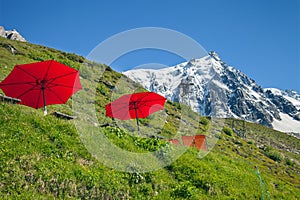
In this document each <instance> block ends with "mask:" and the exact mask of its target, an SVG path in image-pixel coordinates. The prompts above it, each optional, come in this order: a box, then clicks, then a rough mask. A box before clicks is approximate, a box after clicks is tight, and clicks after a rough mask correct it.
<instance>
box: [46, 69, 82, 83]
mask: <svg viewBox="0 0 300 200" xmlns="http://www.w3.org/2000/svg"><path fill="white" fill-rule="evenodd" d="M75 73H78V71H75V72H70V73H68V74H63V75H60V76H56V77H54V78H51V79H49V80H48V83H52V82H53V81H55V80H57V79H59V78H62V77H65V76H70V75H72V74H75Z"/></svg>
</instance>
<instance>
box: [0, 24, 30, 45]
mask: <svg viewBox="0 0 300 200" xmlns="http://www.w3.org/2000/svg"><path fill="white" fill-rule="evenodd" d="M0 36H1V37H5V38H7V39H10V40H17V41H22V42H27V41H26V40H25V38H24V37H23V36H22V35H21V34H20V33H19V32H18V31H16V30H15V29H14V30H5V29H4V27H3V26H0Z"/></svg>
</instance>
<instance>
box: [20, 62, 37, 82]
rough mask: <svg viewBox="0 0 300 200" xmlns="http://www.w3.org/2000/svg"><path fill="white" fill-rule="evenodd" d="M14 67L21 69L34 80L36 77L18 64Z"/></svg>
mask: <svg viewBox="0 0 300 200" xmlns="http://www.w3.org/2000/svg"><path fill="white" fill-rule="evenodd" d="M16 68H18V69H19V70H21V71H23V72H24V73H25V74H28V75H29V76H31V77H33V78H34V79H35V80H37V79H38V78H37V77H35V76H34V75H32V74H30V73H29V72H27V71H26V70H24V69H23V68H21V67H19V65H17V66H16Z"/></svg>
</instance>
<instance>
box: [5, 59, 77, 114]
mask: <svg viewBox="0 0 300 200" xmlns="http://www.w3.org/2000/svg"><path fill="white" fill-rule="evenodd" d="M0 88H1V89H2V90H3V92H4V93H5V94H6V95H7V96H10V97H14V98H18V99H21V104H23V105H26V106H30V107H33V108H36V109H38V108H40V107H43V106H44V110H45V111H44V113H45V114H47V110H46V105H51V104H64V103H66V102H67V100H68V99H69V98H70V96H72V95H73V94H74V93H75V92H77V91H78V90H80V89H81V84H80V80H79V72H78V71H77V70H75V69H73V68H71V67H68V66H66V65H63V64H61V63H59V62H56V61H54V60H48V61H43V62H36V63H30V64H23V65H16V66H15V67H14V69H13V70H12V72H11V73H10V74H9V75H8V76H7V77H6V78H5V79H4V80H3V81H2V82H1V83H0Z"/></svg>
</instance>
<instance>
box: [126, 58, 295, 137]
mask: <svg viewBox="0 0 300 200" xmlns="http://www.w3.org/2000/svg"><path fill="white" fill-rule="evenodd" d="M124 74H125V75H126V76H128V77H129V78H131V79H132V80H134V81H136V82H138V83H140V84H142V85H143V86H144V87H145V88H146V89H148V90H150V91H154V92H157V93H159V94H161V95H163V96H165V97H167V98H168V99H170V100H172V101H179V102H183V103H185V104H187V105H190V106H191V108H192V109H193V110H194V111H197V112H199V113H200V114H201V115H204V116H215V117H234V118H240V119H244V120H247V121H251V122H256V123H259V124H262V125H265V126H268V127H273V128H275V129H277V130H281V131H285V132H296V133H300V98H299V94H297V93H296V92H295V91H281V90H278V89H272V88H270V89H263V88H262V87H261V86H259V85H258V84H257V83H256V82H255V81H254V80H252V79H251V78H249V77H248V76H247V75H245V74H244V73H242V72H241V71H239V70H237V69H235V68H233V67H231V66H228V65H227V64H226V63H225V62H223V61H222V60H221V59H220V57H219V56H218V55H217V53H215V52H210V55H208V56H205V57H203V58H200V59H192V60H190V61H188V62H185V63H181V64H179V65H176V66H173V67H168V68H164V69H159V70H155V69H135V70H129V71H127V72H125V73H124Z"/></svg>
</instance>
